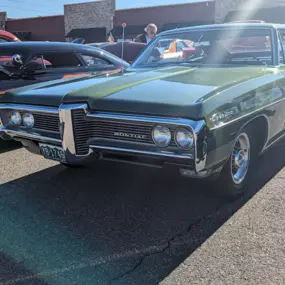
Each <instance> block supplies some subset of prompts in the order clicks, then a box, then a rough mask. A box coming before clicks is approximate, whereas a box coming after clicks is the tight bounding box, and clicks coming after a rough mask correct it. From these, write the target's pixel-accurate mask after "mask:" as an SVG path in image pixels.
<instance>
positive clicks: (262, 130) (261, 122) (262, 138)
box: [246, 116, 269, 153]
mask: <svg viewBox="0 0 285 285" xmlns="http://www.w3.org/2000/svg"><path fill="white" fill-rule="evenodd" d="M247 126H250V127H251V129H252V132H253V134H254V135H256V137H257V138H258V139H256V140H255V144H256V145H257V151H258V153H260V152H261V151H262V149H263V148H264V146H265V144H266V142H267V139H268V127H269V126H268V120H267V118H266V117H265V116H260V117H257V118H255V119H253V120H252V121H250V122H249V123H248V124H247V125H246V127H247Z"/></svg>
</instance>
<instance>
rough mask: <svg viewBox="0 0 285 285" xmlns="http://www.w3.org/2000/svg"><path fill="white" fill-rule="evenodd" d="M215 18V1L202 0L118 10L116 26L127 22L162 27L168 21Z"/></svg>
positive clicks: (186, 21)
mask: <svg viewBox="0 0 285 285" xmlns="http://www.w3.org/2000/svg"><path fill="white" fill-rule="evenodd" d="M214 18H215V3H214V2H213V1H201V2H198V3H188V4H179V5H167V6H157V7H146V8H137V9H125V10H117V11H116V13H115V19H114V26H120V25H121V23H122V22H127V23H128V25H146V24H149V23H155V24H156V25H157V26H158V28H159V29H161V28H162V27H163V25H165V24H168V23H188V22H192V21H193V22H195V21H208V22H213V21H214Z"/></svg>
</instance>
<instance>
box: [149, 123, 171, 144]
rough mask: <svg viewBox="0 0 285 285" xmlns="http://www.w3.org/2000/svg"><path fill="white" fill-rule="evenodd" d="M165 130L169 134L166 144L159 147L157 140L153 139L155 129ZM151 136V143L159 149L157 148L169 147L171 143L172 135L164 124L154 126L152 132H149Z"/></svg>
mask: <svg viewBox="0 0 285 285" xmlns="http://www.w3.org/2000/svg"><path fill="white" fill-rule="evenodd" d="M159 127H161V128H165V129H167V131H168V132H169V138H168V140H167V143H166V144H165V145H160V144H159V143H158V142H157V140H156V139H155V131H156V130H157V128H159ZM151 136H152V141H153V142H154V144H155V145H156V146H157V147H159V148H166V147H168V146H169V145H170V143H171V140H172V133H171V129H170V128H169V127H168V126H167V125H164V124H157V125H155V126H154V127H153V128H152V132H151Z"/></svg>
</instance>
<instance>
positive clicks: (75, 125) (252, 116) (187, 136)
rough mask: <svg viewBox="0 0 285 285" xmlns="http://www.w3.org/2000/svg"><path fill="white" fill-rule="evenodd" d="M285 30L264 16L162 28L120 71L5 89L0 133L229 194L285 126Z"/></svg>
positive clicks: (35, 147)
mask: <svg viewBox="0 0 285 285" xmlns="http://www.w3.org/2000/svg"><path fill="white" fill-rule="evenodd" d="M284 36H285V26H283V25H274V24H265V23H233V24H222V25H209V26H199V27H192V28H184V29H176V30H172V31H167V32H164V33H161V34H160V35H159V36H158V37H156V38H155V39H154V40H153V41H152V42H151V43H150V44H149V46H148V48H146V50H145V51H144V52H143V53H142V54H141V55H140V56H139V58H138V59H137V60H136V61H135V62H134V64H133V65H132V66H131V67H130V68H129V69H128V70H127V71H124V72H123V71H114V72H111V73H106V74H100V75H99V76H93V77H81V78H69V79H63V80H57V81H51V82H47V83H41V84H36V85H32V86H29V87H23V88H19V89H14V90H11V91H9V92H7V93H5V94H4V95H3V96H1V98H0V115H1V121H2V122H1V128H0V135H1V137H2V138H3V139H15V140H18V141H20V142H22V144H23V145H24V146H25V147H26V148H27V149H28V150H29V151H31V152H33V153H37V154H40V155H43V156H44V157H45V158H47V159H53V160H57V161H59V162H60V163H62V164H64V165H66V166H69V167H76V166H78V165H82V164H86V163H89V162H90V161H93V160H96V159H108V160H116V161H118V160H121V161H123V162H129V163H137V164H143V165H152V166H153V165H154V166H159V167H163V166H171V167H173V171H179V172H180V173H181V175H182V176H187V177H191V178H201V179H208V178H215V181H216V183H218V184H217V185H219V186H215V187H213V188H215V189H218V190H219V191H221V192H222V193H223V194H225V195H227V196H230V197H236V196H238V195H241V194H243V193H244V191H246V185H247V183H248V180H249V178H250V176H251V173H252V170H253V169H254V162H255V161H256V158H257V157H258V156H259V155H260V154H262V153H263V152H264V151H266V150H267V149H268V148H269V147H270V146H272V145H273V144H274V143H276V142H277V141H278V140H280V139H281V138H282V137H283V136H284V134H285V92H284V90H285V73H284V71H285V65H284V64H285V53H284V44H283V43H284ZM165 42H169V43H170V45H165ZM173 42H175V43H177V44H176V45H175V48H174V47H173V46H171V43H173ZM179 43H181V44H179ZM170 46H171V48H170ZM189 186H191V181H190V180H189Z"/></svg>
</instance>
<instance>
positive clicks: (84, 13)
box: [64, 0, 116, 38]
mask: <svg viewBox="0 0 285 285" xmlns="http://www.w3.org/2000/svg"><path fill="white" fill-rule="evenodd" d="M115 10H116V1H115V0H98V1H95V2H88V3H80V4H71V5H65V6H64V24H65V34H66V35H68V34H69V33H70V32H71V31H72V30H77V31H78V30H79V31H80V30H81V31H82V30H83V29H94V28H97V29H101V30H102V29H105V38H106V34H107V33H109V32H110V31H111V30H112V29H113V23H114V16H115ZM99 31H100V30H99ZM94 32H95V31H94Z"/></svg>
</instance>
